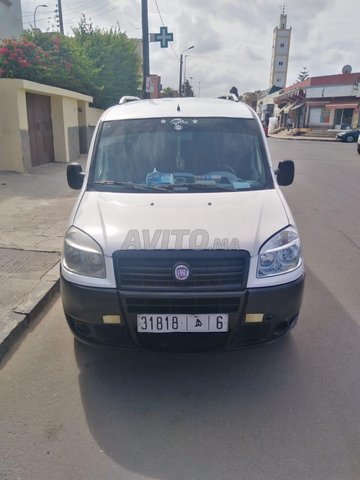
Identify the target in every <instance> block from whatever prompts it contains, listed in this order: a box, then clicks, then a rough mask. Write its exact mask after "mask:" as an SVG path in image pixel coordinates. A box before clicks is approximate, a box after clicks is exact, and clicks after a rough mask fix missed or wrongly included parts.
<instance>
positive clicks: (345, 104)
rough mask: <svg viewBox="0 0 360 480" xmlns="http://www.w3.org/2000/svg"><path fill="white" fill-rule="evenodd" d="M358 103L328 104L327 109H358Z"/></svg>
mask: <svg viewBox="0 0 360 480" xmlns="http://www.w3.org/2000/svg"><path fill="white" fill-rule="evenodd" d="M358 107H359V104H358V103H327V104H326V108H358Z"/></svg>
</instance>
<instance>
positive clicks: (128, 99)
mask: <svg viewBox="0 0 360 480" xmlns="http://www.w3.org/2000/svg"><path fill="white" fill-rule="evenodd" d="M137 100H141V98H139V97H132V96H131V95H125V96H124V97H121V98H120V100H119V104H120V105H122V104H123V103H129V102H135V101H137Z"/></svg>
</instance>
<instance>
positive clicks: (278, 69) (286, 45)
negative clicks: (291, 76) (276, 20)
mask: <svg viewBox="0 0 360 480" xmlns="http://www.w3.org/2000/svg"><path fill="white" fill-rule="evenodd" d="M286 20H287V14H286V13H285V4H284V5H283V6H282V10H281V15H280V24H279V26H276V27H275V28H274V32H273V45H272V55H271V70H270V85H269V87H270V88H271V87H272V86H273V85H275V86H276V87H280V88H284V87H285V86H286V77H287V70H288V63H289V52H290V37H291V27H290V28H286Z"/></svg>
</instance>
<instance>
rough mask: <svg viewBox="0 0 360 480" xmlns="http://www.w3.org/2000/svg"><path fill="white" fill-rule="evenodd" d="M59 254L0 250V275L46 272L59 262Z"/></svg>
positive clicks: (8, 249)
mask: <svg viewBox="0 0 360 480" xmlns="http://www.w3.org/2000/svg"><path fill="white" fill-rule="evenodd" d="M59 258H60V254H59V253H51V252H35V251H32V250H15V249H10V248H0V273H5V274H15V275H16V274H24V273H32V272H44V273H45V272H47V271H48V270H50V268H52V267H53V266H54V265H55V263H56V262H57V261H58V260H59Z"/></svg>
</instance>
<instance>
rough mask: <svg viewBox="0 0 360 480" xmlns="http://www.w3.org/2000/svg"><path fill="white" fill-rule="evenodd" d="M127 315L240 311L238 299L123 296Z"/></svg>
mask: <svg viewBox="0 0 360 480" xmlns="http://www.w3.org/2000/svg"><path fill="white" fill-rule="evenodd" d="M125 304H126V309H127V311H128V313H134V314H145V313H158V314H161V313H163V314H182V313H187V314H192V315H199V314H200V313H236V312H239V310H240V297H238V296H230V297H225V296H224V297H223V296H221V297H218V296H216V297H214V296H209V297H182V296H176V297H175V296H173V297H171V296H166V297H150V298H145V297H137V296H125Z"/></svg>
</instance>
